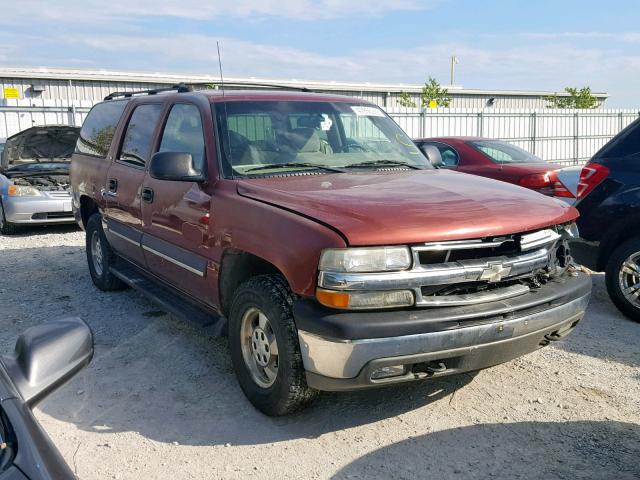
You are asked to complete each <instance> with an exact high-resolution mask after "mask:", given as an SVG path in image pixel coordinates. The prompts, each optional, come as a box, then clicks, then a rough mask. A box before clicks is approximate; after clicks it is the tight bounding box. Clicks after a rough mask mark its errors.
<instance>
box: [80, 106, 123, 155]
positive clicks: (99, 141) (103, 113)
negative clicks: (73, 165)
mask: <svg viewBox="0 0 640 480" xmlns="http://www.w3.org/2000/svg"><path fill="white" fill-rule="evenodd" d="M126 105H127V102H126V101H119V102H118V101H116V102H113V101H111V102H105V103H99V104H97V105H96V106H95V107H93V108H92V109H91V111H90V112H89V115H87V118H86V119H85V121H84V123H83V124H82V129H81V130H80V137H79V138H78V142H77V143H76V153H81V154H84V155H95V156H99V157H106V156H107V153H108V152H109V147H111V141H112V140H113V135H114V134H115V133H116V127H117V126H118V122H119V121H120V117H121V116H122V112H123V111H124V107H125V106H126Z"/></svg>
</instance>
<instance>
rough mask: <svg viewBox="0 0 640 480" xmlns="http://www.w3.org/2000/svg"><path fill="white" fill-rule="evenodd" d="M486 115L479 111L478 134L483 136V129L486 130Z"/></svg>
mask: <svg viewBox="0 0 640 480" xmlns="http://www.w3.org/2000/svg"><path fill="white" fill-rule="evenodd" d="M483 123H484V115H483V112H482V111H479V112H478V136H479V137H482V136H483V135H482V134H483V131H484V125H483Z"/></svg>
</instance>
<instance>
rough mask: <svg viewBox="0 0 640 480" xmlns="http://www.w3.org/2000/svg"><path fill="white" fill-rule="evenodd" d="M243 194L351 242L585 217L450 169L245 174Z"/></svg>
mask: <svg viewBox="0 0 640 480" xmlns="http://www.w3.org/2000/svg"><path fill="white" fill-rule="evenodd" d="M238 193H239V194H240V195H243V196H246V197H249V198H253V199H255V200H259V201H262V202H265V203H270V204H272V205H276V206H279V207H281V208H285V209H287V210H291V211H294V212H297V213H299V214H301V215H304V216H307V217H310V218H314V219H316V220H317V221H319V222H322V223H325V224H328V225H330V226H332V227H333V228H335V229H336V230H338V231H340V232H341V233H342V234H343V235H344V236H345V237H346V239H347V241H348V243H349V244H350V245H384V244H387V245H392V244H406V243H420V242H430V241H445V240H463V239H470V238H480V237H489V236H499V235H507V234H511V233H518V232H525V231H530V230H535V229H539V228H543V227H547V226H550V225H554V224H558V223H564V222H569V221H572V220H574V219H575V218H577V216H578V212H577V210H576V209H574V208H573V207H570V206H568V205H566V204H563V203H562V202H559V201H558V200H554V199H552V198H549V197H545V196H544V195H541V194H539V193H536V192H534V191H531V190H528V189H525V188H522V187H518V186H515V185H511V184H508V183H505V182H500V181H497V180H491V179H488V178H483V177H478V176H475V175H468V174H464V173H459V172H452V171H447V170H411V171H401V172H386V173H385V172H376V173H373V172H366V173H355V172H354V173H342V174H327V175H309V176H290V177H269V178H260V179H242V180H239V181H238Z"/></svg>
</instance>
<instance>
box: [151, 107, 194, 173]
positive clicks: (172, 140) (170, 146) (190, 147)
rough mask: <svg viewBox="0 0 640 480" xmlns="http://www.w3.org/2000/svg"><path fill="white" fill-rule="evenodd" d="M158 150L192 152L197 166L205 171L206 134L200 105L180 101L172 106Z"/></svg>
mask: <svg viewBox="0 0 640 480" xmlns="http://www.w3.org/2000/svg"><path fill="white" fill-rule="evenodd" d="M158 151H159V152H186V153H190V154H191V156H192V157H193V163H194V165H195V167H196V168H197V169H198V170H199V171H201V172H202V171H203V169H204V134H203V132H202V120H201V119H200V111H199V110H198V107H196V106H195V105H189V104H184V103H178V104H176V105H174V106H173V107H172V108H171V112H170V113H169V117H168V118H167V123H166V125H165V126H164V132H162V141H161V142H160V149H159V150H158Z"/></svg>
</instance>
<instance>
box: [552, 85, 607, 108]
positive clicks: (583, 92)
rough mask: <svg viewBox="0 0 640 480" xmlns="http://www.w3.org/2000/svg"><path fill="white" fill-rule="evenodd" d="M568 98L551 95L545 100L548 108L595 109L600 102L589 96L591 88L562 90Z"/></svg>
mask: <svg viewBox="0 0 640 480" xmlns="http://www.w3.org/2000/svg"><path fill="white" fill-rule="evenodd" d="M564 91H565V92H567V93H568V94H569V96H562V97H560V96H558V95H557V94H556V95H553V96H550V97H547V98H546V99H545V100H547V101H548V102H549V105H548V107H549V108H596V107H597V106H598V105H599V104H600V102H599V101H598V99H597V98H596V97H594V96H593V95H592V94H591V88H589V87H582V88H581V89H580V90H578V89H577V88H573V87H567V88H565V89H564Z"/></svg>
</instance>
